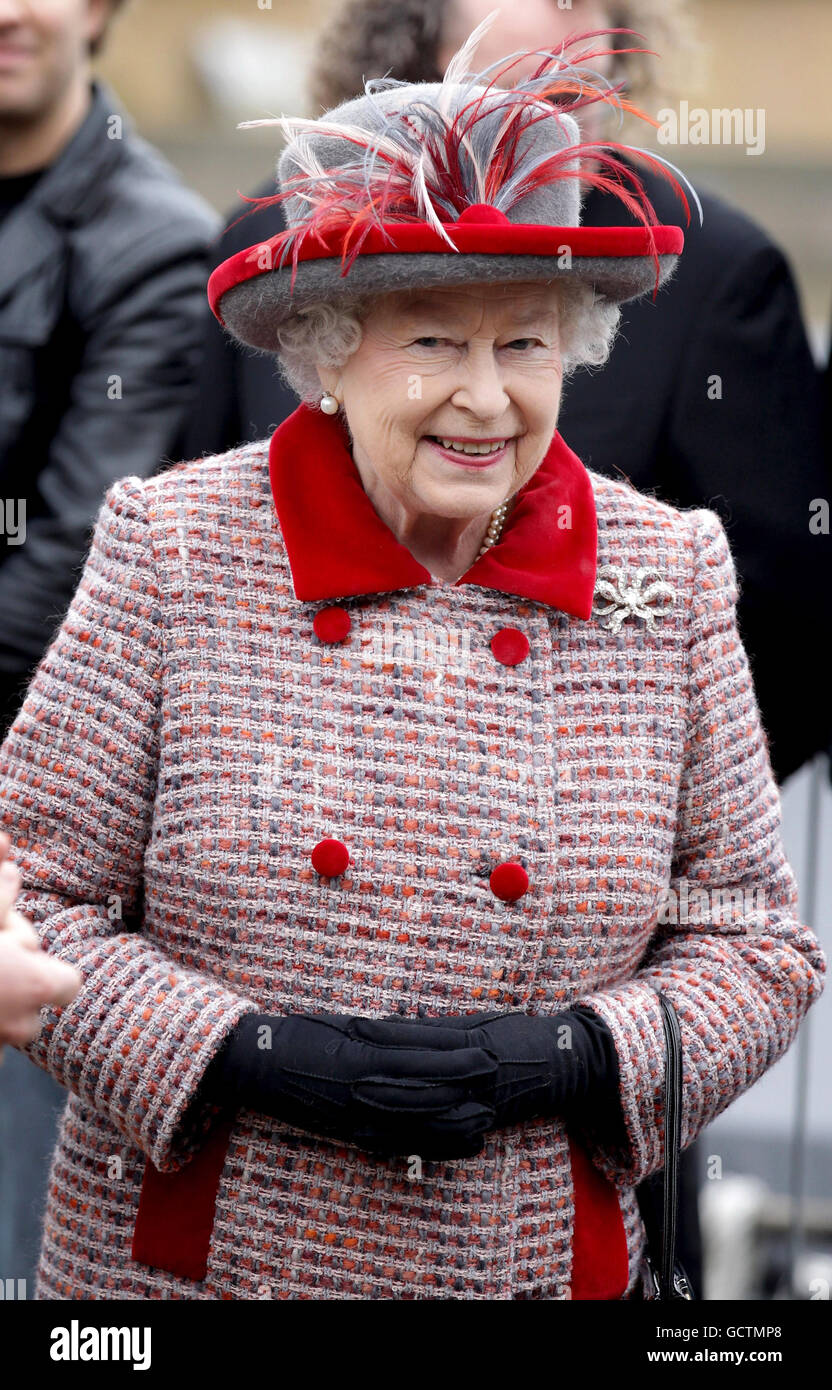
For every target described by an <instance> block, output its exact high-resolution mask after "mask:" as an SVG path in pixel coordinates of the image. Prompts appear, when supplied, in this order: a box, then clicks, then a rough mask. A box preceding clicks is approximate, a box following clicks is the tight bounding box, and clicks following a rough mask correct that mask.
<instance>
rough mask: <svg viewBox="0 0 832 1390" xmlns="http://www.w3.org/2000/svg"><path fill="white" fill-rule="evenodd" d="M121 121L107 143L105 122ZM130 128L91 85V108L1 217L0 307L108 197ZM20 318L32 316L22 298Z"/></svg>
mask: <svg viewBox="0 0 832 1390" xmlns="http://www.w3.org/2000/svg"><path fill="white" fill-rule="evenodd" d="M113 115H117V116H120V117H121V120H122V139H121V140H112V139H108V138H107V136H108V128H107V122H108V120H109V118H110V117H111V116H113ZM131 131H132V123H131V122H130V121H129V119H128V118H127V116H126V115H125V114H124V112H123V111H122V110H121V108H120V107H119V106H118V104H117V103H116V101H115V98H114V96H113V93H112V92H111V90H110V88H109V87H108V86H107V85H106V84H105V83H104V82H102V81H101V80H100V79H96V80H95V81H93V82H92V83H91V84H90V104H89V108H88V110H87V112H86V115H85V116H84V118H83V120H82V121H81V124H80V125H79V127H78V129H77V130H76V131H75V132H74V134H73V135H72V136H71V137H70V139H69V140H68V141H67V143H66V144H65V145H64V147H63V149H62V150H61V151H60V153H59V154H58V155H57V156H56V158H55V159H54V160H53V161H52V163H51V164H50V165H49V166H48V167H47V169H46V170H45V171H44V173H43V175H42V177H41V178H39V179H38V181H37V183H36V184H35V186H34V188H33V189H32V190H31V191H30V192H29V193H28V194H27V196H26V197H25V198H24V199H23V200H22V202H21V203H19V204H18V206H17V207H16V208H15V209H14V210H13V211H12V212H11V213H10V214H9V216H8V217H7V218H5V220H4V222H3V226H2V228H0V305H2V304H3V303H4V301H6V300H7V299H9V298H10V297H11V296H12V295H17V293H18V291H19V288H20V285H21V283H22V282H23V281H25V280H27V279H30V278H31V279H33V278H34V277H35V276H36V275H37V274H39V273H40V272H41V270H42V268H43V267H44V266H52V265H54V264H55V262H56V261H57V259H58V257H59V256H60V254H61V252H62V248H63V242H64V239H65V229H66V228H67V227H72V226H73V225H75V224H76V223H78V222H85V221H88V220H89V219H90V218H91V217H92V216H93V215H94V213H95V210H96V209H97V207H98V204H99V202H100V201H101V200H103V199H104V198H106V197H107V196H108V187H107V180H106V177H105V176H106V174H107V172H108V170H109V168H110V166H111V165H114V164H116V163H117V162H118V160H119V159H121V158H122V157H123V153H122V152H123V146H124V137H125V136H127V135H128V134H130V132H131ZM21 306H22V307H21V315H22V316H23V315H25V314H28V313H30V312H31V307H30V301H29V299H28V298H25V297H23V296H22V297H21ZM5 326H6V327H7V328H11V327H12V326H13V327H14V329H15V331H18V330H19V331H20V333H21V334H22V340H23V341H26V339H27V332H28V331H29V330H30V329H31V331H33V332H35V333H37V331H38V326H37V324H34V325H32V324H28V323H27V322H26V321H25V318H24V319H23V321H21V323H20V324H19V325H18V324H17V323H15V324H14V325H12V324H11V323H8V322H7V323H6V325H5Z"/></svg>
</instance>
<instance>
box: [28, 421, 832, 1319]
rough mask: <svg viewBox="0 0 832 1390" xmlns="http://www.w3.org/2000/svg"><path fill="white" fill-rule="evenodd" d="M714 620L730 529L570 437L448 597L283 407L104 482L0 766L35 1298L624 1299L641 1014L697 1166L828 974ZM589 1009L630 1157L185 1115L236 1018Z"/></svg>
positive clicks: (635, 1168)
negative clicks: (712, 1126)
mask: <svg viewBox="0 0 832 1390" xmlns="http://www.w3.org/2000/svg"><path fill="white" fill-rule="evenodd" d="M645 570H647V571H649V572H650V573H649V574H644V573H642V571H645ZM662 586H664V587H662ZM736 598H737V584H736V578H735V572H734V566H733V562H732V558H731V554H730V549H729V545H728V542H727V538H726V534H725V531H724V529H723V527H722V525H721V523H720V521H719V519H718V518H717V516H716V515H715V514H714V513H712V512H710V511H708V510H692V511H688V512H680V511H677V510H675V509H673V508H672V507H669V506H667V505H665V504H663V503H660V502H658V501H656V500H654V499H652V498H650V497H647V496H644V495H641V494H639V493H638V492H636V491H635V490H634V489H633V488H631V487H630V486H629V485H628V484H626V483H624V482H617V481H612V480H610V479H607V478H604V477H601V476H600V475H594V474H593V473H591V472H590V471H588V470H587V469H585V468H584V466H583V465H582V464H581V463H580V461H579V460H578V459H577V458H576V456H575V455H574V454H573V453H572V451H571V450H570V449H569V448H568V446H567V445H566V444H565V442H564V441H563V440H562V439H561V437H560V436H559V435H556V436H555V438H554V440H553V442H552V445H551V447H550V450H549V452H548V453H547V455H546V458H545V459H544V461H543V463H542V464H541V465H540V468H539V469H538V470H537V473H536V474H535V475H534V477H533V478H532V479H530V480H529V482H528V483H527V484H526V486H525V488H524V489H523V490H522V491H521V494H520V497H519V498H518V501H517V503H516V504H515V507H514V509H513V511H512V512H511V513H510V514H509V517H508V520H507V523H506V526H505V529H504V532H503V535H502V538H501V540H500V541H499V543H498V545H497V546H496V547H494V549H493V550H492V551H490V552H489V553H488V554H486V555H485V556H484V557H482V558H481V559H479V560H478V561H477V562H476V563H475V564H474V565H473V566H472V567H471V569H470V570H469V571H467V572H466V574H465V575H463V576H462V578H461V579H460V580H458V581H457V582H456V583H455V584H449V583H444V582H441V581H439V580H436V579H434V578H433V576H431V575H430V574H429V572H428V571H427V570H425V569H424V568H423V567H422V566H421V565H419V564H418V563H417V562H416V560H415V559H414V557H412V556H411V555H410V554H409V552H408V551H407V550H405V548H404V547H403V546H401V545H400V544H399V542H398V541H397V540H396V538H395V536H394V535H393V533H392V532H391V531H390V530H389V529H388V528H387V527H386V525H385V524H384V523H383V522H382V520H381V518H380V517H379V516H378V515H377V513H376V512H375V510H374V508H373V507H372V504H371V503H370V500H369V498H368V497H367V495H366V493H365V492H364V490H363V488H362V486H361V484H360V479H359V475H358V472H357V470H356V468H355V465H354V463H353V461H352V458H351V456H350V454H349V451H348V448H347V444H346V438H345V436H344V434H343V431H342V426H341V424H340V421H339V420H338V419H334V420H333V419H330V418H328V417H325V416H322V415H321V414H320V413H319V412H317V411H314V410H311V409H310V408H309V407H306V406H302V407H300V408H299V410H298V411H296V412H295V414H294V415H293V416H291V417H290V419H289V420H288V421H286V422H285V423H284V424H283V425H282V426H280V428H279V429H278V430H277V431H276V433H275V435H274V437H273V438H272V441H271V444H270V443H269V441H268V440H261V441H258V442H255V443H252V444H248V445H245V446H242V447H240V448H236V449H231V450H229V451H228V452H227V453H224V454H220V455H215V456H209V457H206V458H203V459H198V460H193V461H189V462H186V463H182V464H179V465H177V466H175V467H173V468H170V469H169V470H168V471H167V472H165V473H163V474H161V475H159V476H157V477H154V478H151V479H148V480H141V479H139V478H135V477H125V478H123V479H122V480H120V481H119V482H117V483H115V484H113V485H112V486H111V487H110V489H109V491H108V492H107V494H106V497H105V499H104V501H103V503H102V506H101V508H100V511H99V514H98V518H97V522H96V526H95V532H94V535H93V538H92V544H91V548H90V551H89V555H88V558H87V562H86V566H85V568H84V571H83V574H82V576H81V579H80V583H79V585H78V588H77V590H76V593H75V596H74V598H73V601H72V604H71V606H70V609H69V611H68V613H67V614H66V617H65V619H64V621H63V623H62V625H61V626H60V628H59V629H58V631H57V633H56V635H55V636H54V638H53V641H52V643H51V645H50V647H49V648H48V650H47V651H46V653H45V655H44V657H43V659H42V661H41V664H40V665H39V667H38V669H37V671H36V672H35V674H34V676H33V679H32V682H31V684H30V686H29V689H28V692H27V694H26V698H25V700H24V703H23V705H22V707H21V709H20V711H19V713H18V715H17V718H16V720H15V722H14V724H13V725H12V728H11V729H10V731H9V733H8V736H7V738H6V740H5V742H4V744H3V746H2V749H0V825H2V827H3V828H4V829H6V830H7V831H8V832H9V834H10V836H11V839H12V845H13V858H14V859H15V861H16V862H17V863H18V865H19V866H20V869H21V871H22V880H23V885H22V889H21V893H20V897H19V900H18V907H19V908H20V910H21V911H22V912H24V913H26V914H27V915H28V916H30V917H31V918H32V919H33V921H34V922H35V924H36V926H37V928H38V931H39V933H40V936H41V939H42V942H43V944H44V945H45V947H46V948H47V949H48V950H49V951H50V952H52V953H54V954H56V955H59V956H61V957H63V958H64V959H67V960H71V961H73V962H74V963H75V964H77V965H78V966H79V968H80V969H81V971H82V973H83V976H84V984H83V986H82V988H81V990H80V992H79V994H78V995H77V997H76V999H75V1000H74V1001H73V1002H72V1003H70V1004H69V1005H67V1006H66V1007H65V1008H63V1009H60V1010H57V1009H47V1010H45V1011H44V1024H43V1028H42V1032H41V1034H40V1036H39V1038H38V1039H37V1040H35V1041H34V1042H33V1043H31V1044H30V1045H29V1046H28V1048H27V1049H26V1050H27V1051H28V1053H29V1055H30V1056H31V1057H32V1058H33V1059H34V1061H35V1062H36V1063H38V1064H39V1065H41V1066H43V1067H45V1068H47V1069H48V1070H49V1071H50V1072H51V1074H52V1075H53V1076H54V1077H56V1078H57V1079H58V1080H59V1081H60V1082H61V1083H63V1084H64V1085H65V1086H66V1087H67V1088H68V1090H69V1093H70V1094H69V1097H68V1100H67V1104H66V1109H65V1112H64V1115H63V1118H62V1121H61V1126H60V1131H59V1137H58V1142H57V1145H56V1149H55V1154H54V1157H53V1161H52V1168H51V1173H50V1179H49V1188H48V1199H47V1206H46V1215H45V1227H44V1237H43V1246H42V1251H41V1257H40V1263H39V1270H38V1280H37V1287H36V1297H37V1298H41V1299H43V1298H56V1299H63V1298H197V1299H210V1298H239V1299H256V1298H269V1297H275V1298H314V1297H319V1298H357V1299H364V1298H370V1299H374V1298H425V1297H427V1298H442V1297H450V1298H463V1299H521V1298H559V1299H562V1298H618V1297H621V1296H629V1295H630V1294H631V1293H632V1291H633V1290H634V1289H635V1288H636V1285H637V1282H638V1280H639V1262H640V1257H641V1252H642V1248H643V1243H644V1229H643V1226H642V1223H641V1220H640V1217H639V1214H638V1209H637V1204H636V1198H635V1191H634V1189H635V1185H636V1184H637V1183H639V1182H640V1181H641V1179H643V1178H644V1177H646V1176H647V1175H649V1174H650V1173H652V1172H654V1171H656V1169H657V1168H659V1167H660V1166H661V1165H662V1162H663V1152H664V1136H663V1123H662V1108H661V1105H662V1068H663V1056H664V1045H663V1030H662V1022H661V1015H660V1011H659V1006H658V999H657V994H656V991H657V990H659V989H661V990H663V991H664V992H665V993H667V995H668V996H669V997H670V998H671V999H672V1001H673V1003H674V1004H675V1005H676V1008H677V1011H678V1013H679V1016H680V1022H681V1030H682V1051H683V1078H684V1095H683V1106H682V1142H683V1145H686V1144H688V1143H690V1142H691V1141H692V1140H693V1139H694V1138H695V1137H696V1136H697V1135H698V1134H699V1133H700V1132H701V1131H702V1129H703V1128H704V1126H706V1125H707V1124H708V1123H709V1121H711V1120H712V1119H713V1118H714V1116H715V1115H717V1114H718V1113H719V1112H720V1111H722V1110H723V1109H724V1108H725V1107H726V1106H727V1105H728V1104H730V1102H731V1101H732V1100H733V1099H734V1098H735V1097H736V1096H737V1095H739V1094H740V1093H741V1092H742V1091H744V1090H746V1089H747V1088H748V1087H749V1086H751V1085H752V1084H753V1083H754V1082H755V1081H756V1080H757V1079H758V1078H759V1077H760V1076H761V1075H762V1074H763V1073H764V1072H765V1071H766V1069H767V1068H769V1067H770V1066H771V1065H772V1064H773V1063H774V1062H775V1061H776V1060H777V1059H778V1058H779V1057H780V1056H782V1054H783V1053H784V1052H785V1051H786V1049H787V1048H788V1047H789V1046H790V1044H791V1043H792V1041H793V1040H794V1037H795V1034H796V1032H797V1029H798V1027H799V1024H800V1022H801V1020H802V1018H803V1016H804V1015H805V1013H806V1011H807V1009H808V1008H809V1006H810V1005H811V1003H812V1002H813V1001H814V1000H815V999H816V998H817V997H818V995H819V994H820V992H821V990H822V987H823V977H824V972H825V968H826V961H825V957H824V955H823V953H822V951H821V949H820V946H819V944H818V941H817V939H816V938H815V936H814V935H813V934H812V932H811V931H810V930H809V929H808V928H807V927H806V926H804V925H802V924H801V922H800V920H799V917H798V915H797V896H796V888H795V881H794V877H793V874H792V871H791V869H790V867H789V865H788V863H787V861H786V859H785V857H784V852H783V846H782V841H781V833H780V807H779V796H778V792H777V788H776V785H775V783H774V781H773V778H772V774H771V767H770V763H769V758H768V752H767V744H766V739H765V736H764V732H763V730H762V728H761V724H760V719H759V715H758V711H757V707H756V704H755V699H754V691H753V687H752V682H751V678H750V675H749V668H748V662H747V659H746V656H745V653H744V651H743V648H742V646H741V643H740V641H739V638H738V635H737V626H736V611H735V605H736ZM324 840H337V841H339V842H341V844H343V845H344V846H345V847H346V850H347V851H348V855H349V859H348V863H347V866H346V868H345V869H344V870H343V871H342V872H341V873H340V874H338V875H334V876H332V877H326V876H325V875H323V874H322V873H319V872H318V871H317V870H316V868H315V865H314V863H313V858H312V855H313V851H315V850H316V847H317V846H319V845H320V843H321V841H324ZM320 862H321V859H320V856H318V863H319V864H320ZM506 865H512V866H513V867H512V868H511V869H510V870H508V871H507V872H506V870H505V866H506ZM518 866H520V869H518ZM507 884H508V890H507V888H506V885H507ZM668 890H672V891H671V893H670V894H668ZM740 890H741V891H740ZM674 904H675V905H674ZM691 904H693V906H691ZM578 1003H581V1004H587V1005H589V1006H590V1007H591V1008H593V1009H594V1010H596V1011H597V1013H598V1014H599V1015H600V1016H601V1017H602V1018H603V1019H604V1020H605V1021H606V1023H607V1024H608V1026H609V1027H610V1029H611V1030H612V1033H613V1036H614V1040H615V1045H616V1052H617V1055H618V1060H619V1067H620V1101H621V1108H622V1115H623V1119H624V1123H625V1127H626V1135H627V1145H626V1147H622V1145H621V1143H620V1141H618V1140H615V1139H613V1138H612V1137H611V1136H610V1135H608V1134H604V1133H599V1132H597V1129H596V1127H595V1125H594V1123H593V1121H592V1119H591V1117H590V1116H588V1115H587V1116H585V1117H582V1118H581V1119H576V1120H575V1121H574V1123H573V1124H572V1126H571V1129H570V1130H569V1131H567V1128H566V1126H565V1124H564V1122H563V1121H562V1120H561V1119H560V1118H554V1119H547V1120H535V1121H532V1122H529V1123H526V1124H523V1125H516V1126H513V1127H512V1128H510V1129H503V1130H498V1131H494V1132H492V1133H491V1134H489V1135H488V1136H487V1139H486V1144H485V1147H484V1149H483V1150H482V1152H481V1153H480V1154H479V1155H478V1156H476V1157H475V1158H469V1159H465V1160H455V1161H439V1160H436V1161H425V1162H424V1163H422V1162H421V1161H420V1160H419V1157H418V1155H413V1156H411V1157H410V1158H402V1159H378V1158H375V1157H373V1156H372V1155H370V1154H366V1153H363V1152H360V1151H358V1150H356V1149H354V1148H352V1147H351V1146H350V1145H349V1144H346V1143H340V1142H337V1141H335V1140H332V1139H329V1138H323V1137H318V1136H314V1135H310V1134H306V1133H304V1132H302V1131H300V1130H296V1129H294V1128H291V1127H289V1126H286V1125H283V1124H281V1123H279V1122H278V1121H275V1120H272V1119H270V1118H268V1117H266V1116H263V1115H260V1114H259V1113H255V1112H252V1111H246V1110H243V1111H240V1112H238V1113H237V1115H236V1116H234V1117H230V1118H226V1119H223V1121H222V1123H221V1124H218V1123H217V1118H218V1117H217V1114H216V1112H215V1111H214V1110H213V1109H212V1108H211V1107H210V1106H209V1105H208V1103H207V1101H206V1100H204V1099H203V1098H202V1097H201V1094H200V1091H199V1083H200V1079H201V1078H202V1076H203V1074H204V1073H205V1070H206V1068H207V1066H208V1064H209V1062H210V1060H211V1058H212V1057H213V1056H214V1055H215V1054H216V1052H217V1051H218V1049H219V1047H220V1046H221V1044H222V1042H223V1040H224V1038H225V1037H226V1035H227V1034H228V1032H229V1031H230V1029H231V1028H232V1027H233V1026H234V1024H235V1023H236V1021H237V1020H238V1019H239V1018H240V1016H241V1015H242V1014H243V1013H245V1012H247V1011H250V1010H260V1011H265V1012H272V1013H278V1014H280V1013H288V1012H297V1011H316V1010H322V1009H323V1010H328V1011H335V1012H339V1013H360V1014H366V1015H372V1016H379V1015H383V1014H392V1013H396V1012H401V1013H402V1014H404V1015H405V1016H407V1017H418V1016H420V1015H428V1016H432V1015H437V1014H443V1013H448V1014H459V1013H465V1012H472V1011H480V1010H487V1009H494V1008H498V1009H502V1008H506V1009H510V1008H521V1009H526V1010H528V1011H530V1012H539V1013H556V1012H559V1011H560V1010H563V1009H567V1008H570V1007H572V1006H574V1005H575V1004H578Z"/></svg>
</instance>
